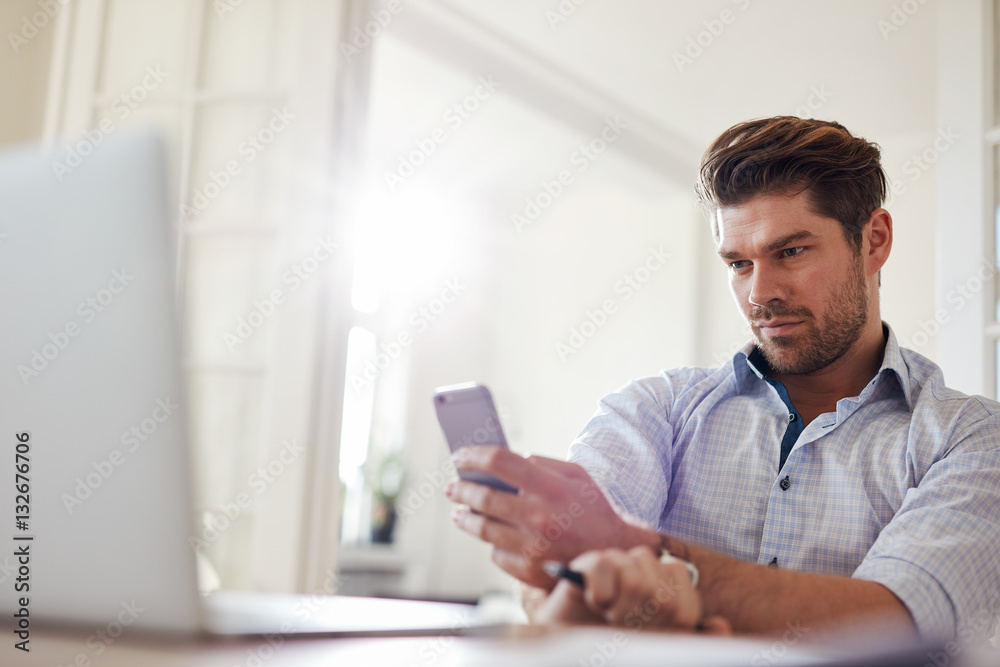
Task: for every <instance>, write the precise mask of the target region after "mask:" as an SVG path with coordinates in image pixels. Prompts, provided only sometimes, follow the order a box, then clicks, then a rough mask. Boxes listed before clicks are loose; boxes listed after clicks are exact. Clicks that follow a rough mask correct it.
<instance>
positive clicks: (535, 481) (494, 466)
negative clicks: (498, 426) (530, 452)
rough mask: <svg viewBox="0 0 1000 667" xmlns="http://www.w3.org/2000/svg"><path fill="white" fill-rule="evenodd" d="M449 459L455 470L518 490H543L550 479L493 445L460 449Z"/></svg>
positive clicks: (525, 462) (528, 464)
mask: <svg viewBox="0 0 1000 667" xmlns="http://www.w3.org/2000/svg"><path fill="white" fill-rule="evenodd" d="M451 458H452V460H453V461H454V462H455V468H456V469H458V470H475V471H479V472H487V473H490V474H491V475H494V476H496V477H499V478H500V479H501V480H502V481H504V482H506V483H507V484H510V485H511V486H514V487H517V488H518V489H528V490H536V489H543V488H545V487H546V486H547V484H546V482H549V480H551V477H552V473H550V472H548V471H546V470H544V469H543V468H541V467H539V466H536V465H533V464H531V463H529V462H528V460H527V459H526V458H524V457H523V456H521V455H519V454H515V453H514V452H512V451H510V450H509V449H507V448H506V447H497V446H496V445H469V446H467V447H462V448H460V449H458V450H456V451H455V453H454V454H452V455H451Z"/></svg>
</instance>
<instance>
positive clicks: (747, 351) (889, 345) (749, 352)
mask: <svg viewBox="0 0 1000 667" xmlns="http://www.w3.org/2000/svg"><path fill="white" fill-rule="evenodd" d="M882 333H883V334H884V335H885V337H886V342H885V353H884V354H883V356H882V365H881V366H880V367H879V369H878V373H876V374H875V377H874V378H872V381H871V382H869V383H868V385H867V386H866V387H865V388H864V389H863V390H862V391H861V396H860V398H861V399H862V401H863V400H865V399H867V398H868V397H869V396H870V395H871V394H872V393H873V392H874V390H875V389H876V387H877V386H878V385H881V384H883V383H885V382H892V380H893V379H895V381H896V384H897V386H898V387H899V389H900V390H901V391H902V393H903V398H904V399H905V400H906V407H907V408H909V409H910V411H911V412H912V411H913V393H912V390H911V389H910V371H909V369H908V368H907V366H906V362H905V361H904V360H903V353H902V351H901V348H900V347H899V342H898V341H897V340H896V334H895V332H893V330H892V327H890V326H889V325H888V324H886V323H885V322H884V321H883V322H882ZM769 368H770V367H769V366H768V364H767V360H766V359H764V356H763V355H762V354H761V352H760V350H759V349H757V345H756V344H755V343H754V342H753V341H750V342H748V343H747V344H746V345H744V346H743V349H741V350H740V351H739V352H737V353H736V354H735V355H733V373H734V374H735V376H736V386H737V391H742V390H743V389H744V388H746V387H748V386H749V385H748V383H752V382H753V380H755V379H760V380H763V379H764V373H766V372H767V371H768V370H769Z"/></svg>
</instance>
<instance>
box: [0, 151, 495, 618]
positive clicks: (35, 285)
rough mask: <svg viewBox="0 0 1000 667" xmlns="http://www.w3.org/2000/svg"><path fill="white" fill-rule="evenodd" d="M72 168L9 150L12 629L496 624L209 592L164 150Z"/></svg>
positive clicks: (6, 436) (4, 363)
mask: <svg viewBox="0 0 1000 667" xmlns="http://www.w3.org/2000/svg"><path fill="white" fill-rule="evenodd" d="M54 160H55V157H53V156H50V155H44V154H42V153H41V152H40V151H39V150H37V149H31V148H23V149H18V150H15V151H13V152H8V153H6V154H3V155H0V318H2V320H0V322H2V324H0V439H2V440H3V442H2V443H0V459H2V460H0V471H2V475H0V479H2V480H3V483H2V484H0V507H2V510H0V516H3V517H4V520H3V522H0V523H2V524H3V525H4V526H5V528H4V529H3V530H0V542H3V543H5V544H4V546H3V548H0V554H5V556H0V586H2V589H3V591H4V592H3V594H2V595H0V610H2V612H3V614H4V617H5V618H6V619H8V623H9V622H10V619H14V627H15V630H17V628H18V626H19V625H20V626H22V627H28V628H29V632H30V627H32V626H34V625H36V624H44V625H53V624H72V625H76V626H83V627H84V628H90V629H91V630H93V629H101V628H105V627H106V626H108V624H109V623H112V622H115V621H116V619H117V620H118V621H119V622H121V623H122V624H123V625H127V626H128V627H130V628H132V629H137V630H146V631H159V632H168V633H180V634H190V635H194V634H200V633H204V632H206V631H207V632H218V633H224V634H233V635H245V634H264V633H277V632H280V633H282V634H286V635H287V634H298V633H306V634H322V635H358V634H360V635H364V634H384V635H407V634H438V633H441V632H464V631H465V630H466V629H467V628H469V627H475V626H477V625H479V623H478V620H477V619H476V617H475V615H474V613H473V612H472V608H471V607H469V606H467V605H451V604H443V603H426V602H415V601H404V600H375V599H366V598H350V597H330V598H326V599H324V600H323V601H321V602H320V601H318V600H316V599H313V597H312V596H310V598H309V599H308V600H303V599H302V598H298V597H296V596H266V595H247V594H235V593H230V594H228V595H227V594H223V595H218V596H210V598H209V599H208V600H207V601H206V600H204V599H202V597H201V596H200V595H199V594H198V589H197V582H196V571H195V555H194V553H193V551H192V549H191V547H190V546H189V542H188V537H189V536H191V535H193V534H195V533H194V531H193V525H194V521H193V516H194V515H193V511H192V501H191V498H192V494H191V491H192V489H191V476H190V474H189V453H188V446H187V441H186V424H185V415H184V405H185V402H184V395H183V393H184V392H183V391H182V385H183V383H182V375H181V370H180V368H181V364H180V351H179V342H178V326H177V322H176V319H175V313H174V271H173V258H172V252H171V249H172V247H173V243H172V240H171V238H170V234H169V228H168V217H167V211H168V206H167V197H166V193H165V185H164V183H165V169H164V158H163V151H162V148H161V145H160V143H159V140H158V139H157V138H156V136H155V135H154V134H152V133H149V134H133V135H124V134H123V135H121V136H113V137H110V138H108V139H106V140H105V141H104V142H103V143H102V144H101V145H100V146H98V147H96V148H94V149H93V150H92V151H91V153H89V154H88V155H86V156H83V158H82V160H80V161H79V163H78V164H77V165H75V166H73V167H72V169H71V170H70V171H67V170H66V167H65V165H62V166H60V167H57V168H54V167H55V165H54ZM19 577H20V578H19ZM15 586H17V588H16V589H15ZM15 590H16V591H17V592H16V594H15ZM206 602H207V603H208V606H209V607H212V608H213V609H211V610H206V604H205V603H206ZM305 603H308V606H307V607H304V606H303V605H304V604H305ZM304 608H305V609H308V613H304V612H303V609H304ZM126 621H127V622H126Z"/></svg>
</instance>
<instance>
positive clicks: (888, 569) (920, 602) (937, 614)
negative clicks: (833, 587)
mask: <svg viewBox="0 0 1000 667" xmlns="http://www.w3.org/2000/svg"><path fill="white" fill-rule="evenodd" d="M852 576H853V578H854V579H864V580H866V581H873V582H875V583H877V584H882V585H883V586H885V587H886V588H888V589H889V590H890V591H892V592H893V594H895V596H896V597H898V598H899V599H900V601H902V603H903V604H904V605H905V606H906V609H907V610H908V611H909V612H910V615H911V616H913V622H914V623H915V624H916V626H917V631H918V632H919V633H920V636H921V637H922V638H924V639H928V640H939V639H950V638H952V637H954V636H955V610H954V608H953V606H952V604H951V599H950V598H949V597H948V593H947V592H946V591H945V590H944V588H943V587H942V586H941V584H940V583H939V582H938V580H937V579H935V578H934V577H933V576H932V575H931V574H930V573H929V572H927V570H924V569H923V568H921V567H920V566H918V565H914V564H913V563H910V562H908V561H905V560H901V559H899V558H891V557H888V556H880V557H877V558H871V559H867V558H866V559H865V560H864V561H862V563H861V565H860V566H858V569H857V570H855V571H854V574H853V575H852Z"/></svg>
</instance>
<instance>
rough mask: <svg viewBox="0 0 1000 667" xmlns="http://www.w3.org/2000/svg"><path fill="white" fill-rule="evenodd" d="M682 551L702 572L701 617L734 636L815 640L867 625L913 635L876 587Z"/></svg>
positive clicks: (903, 615)
mask: <svg viewBox="0 0 1000 667" xmlns="http://www.w3.org/2000/svg"><path fill="white" fill-rule="evenodd" d="M684 550H685V551H686V552H687V553H686V557H687V558H688V559H689V560H690V561H691V562H692V563H694V564H695V566H696V567H697V568H698V570H699V572H700V573H701V580H700V582H699V585H698V588H699V590H700V592H701V596H702V604H703V606H704V613H705V614H706V615H720V616H723V617H725V618H726V619H728V620H729V622H730V623H731V624H732V626H733V630H734V631H735V632H737V633H752V634H781V633H783V632H785V631H787V630H789V629H793V628H809V633H810V639H816V638H819V637H820V636H822V635H823V634H826V633H828V632H835V631H836V630H837V629H838V628H840V629H841V630H843V629H844V628H845V627H846V626H852V625H860V624H864V625H865V626H866V627H870V624H871V623H878V627H879V629H880V631H884V632H891V633H893V634H898V635H904V636H912V635H914V634H915V633H916V629H915V627H914V625H913V620H912V618H911V616H910V613H909V611H907V609H906V607H905V606H904V605H903V603H902V602H900V601H899V599H898V598H897V597H896V596H895V595H893V593H892V592H891V591H889V589H887V588H886V587H884V586H882V585H881V584H877V583H875V582H871V581H864V580H860V579H851V578H849V577H836V576H830V575H821V574H811V573H807V572H794V571H790V570H780V569H778V568H770V567H765V566H761V565H754V564H752V563H746V562H743V561H739V560H736V559H733V558H729V557H727V556H723V555H720V554H717V553H713V552H711V551H708V550H705V549H700V548H697V547H693V546H690V545H685V546H684Z"/></svg>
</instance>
